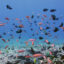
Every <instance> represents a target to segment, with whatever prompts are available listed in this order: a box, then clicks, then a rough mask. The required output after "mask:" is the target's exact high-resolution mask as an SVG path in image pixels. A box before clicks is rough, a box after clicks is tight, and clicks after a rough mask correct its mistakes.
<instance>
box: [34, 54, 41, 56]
mask: <svg viewBox="0 0 64 64" xmlns="http://www.w3.org/2000/svg"><path fill="white" fill-rule="evenodd" d="M41 56H42V54H34V55H33V57H41Z"/></svg>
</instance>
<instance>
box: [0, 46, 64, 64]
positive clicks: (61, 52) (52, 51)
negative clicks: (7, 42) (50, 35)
mask: <svg viewBox="0 0 64 64" xmlns="http://www.w3.org/2000/svg"><path fill="white" fill-rule="evenodd" d="M0 64H64V45H61V46H59V45H54V46H53V45H38V46H23V47H20V48H15V47H12V48H6V49H1V51H0Z"/></svg>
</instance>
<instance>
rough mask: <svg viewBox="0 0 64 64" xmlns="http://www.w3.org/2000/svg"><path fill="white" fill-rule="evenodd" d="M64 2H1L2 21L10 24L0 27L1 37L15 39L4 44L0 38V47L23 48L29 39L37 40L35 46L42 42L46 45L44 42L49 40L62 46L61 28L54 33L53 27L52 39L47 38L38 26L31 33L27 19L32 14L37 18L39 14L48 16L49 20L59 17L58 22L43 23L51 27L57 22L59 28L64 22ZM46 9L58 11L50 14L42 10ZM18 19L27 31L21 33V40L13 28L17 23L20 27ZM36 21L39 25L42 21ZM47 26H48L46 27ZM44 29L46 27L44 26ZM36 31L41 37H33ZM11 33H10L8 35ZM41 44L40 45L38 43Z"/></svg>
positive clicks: (54, 0)
mask: <svg viewBox="0 0 64 64" xmlns="http://www.w3.org/2000/svg"><path fill="white" fill-rule="evenodd" d="M6 5H10V6H11V7H12V8H13V9H12V10H9V9H7V8H6ZM63 6H64V0H0V21H1V22H3V23H6V22H8V24H6V25H5V26H0V35H2V36H3V38H4V39H5V40H7V39H9V38H10V36H9V34H13V36H14V38H13V39H11V40H10V42H8V43H4V42H3V41H2V40H1V38H0V46H1V47H5V46H6V45H9V46H12V45H14V46H19V45H20V46H21V45H25V43H24V42H25V41H27V40H28V39H32V38H33V39H35V38H36V41H35V45H37V44H39V43H40V44H42V42H43V43H44V40H45V39H47V40H48V41H50V42H51V43H54V44H62V43H64V31H63V30H62V29H61V28H59V31H58V32H56V33H54V32H53V31H52V30H53V27H52V28H51V30H50V31H51V35H52V36H51V37H48V36H45V35H41V32H40V31H39V28H38V26H35V25H34V24H33V26H32V28H33V29H34V31H33V32H32V31H30V27H29V21H28V20H27V19H26V16H31V15H32V14H33V15H34V16H35V17H36V16H37V15H38V14H40V15H44V14H46V15H47V18H49V16H50V15H51V14H55V15H56V16H57V17H59V18H60V17H62V18H60V19H59V20H58V21H52V20H45V21H44V22H43V23H44V24H45V23H46V21H49V22H50V27H51V26H52V25H53V23H52V22H55V23H56V24H55V25H54V26H55V27H58V26H59V25H60V23H61V22H64V7H63ZM44 8H47V9H49V10H50V9H56V12H54V13H50V11H48V12H43V11H42V10H43V9H44ZM6 17H8V18H9V19H10V20H9V21H7V20H5V18H6ZM16 18H19V19H20V20H21V21H22V22H21V24H23V25H24V27H25V28H22V29H23V30H27V33H24V32H23V33H21V39H20V40H19V39H18V36H19V35H20V34H16V30H17V29H18V28H16V29H13V28H14V27H13V26H12V24H13V23H15V24H16V25H19V24H20V23H18V21H17V20H15V19H16ZM34 20H36V21H37V23H38V22H40V21H41V18H40V19H36V18H34V19H32V20H31V21H34ZM46 26H47V25H46ZM42 27H44V26H42ZM10 29H13V30H14V31H13V32H11V31H10ZM36 30H38V32H39V35H38V36H37V35H35V36H34V37H33V36H31V34H32V33H35V32H36ZM3 32H6V33H7V35H6V36H4V35H3V34H2V33H3ZM8 32H9V33H8ZM39 36H43V38H44V39H43V40H39V39H38V37H39ZM54 36H57V38H54ZM16 40H19V42H16ZM37 42H39V43H37ZM29 45H31V44H29Z"/></svg>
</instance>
